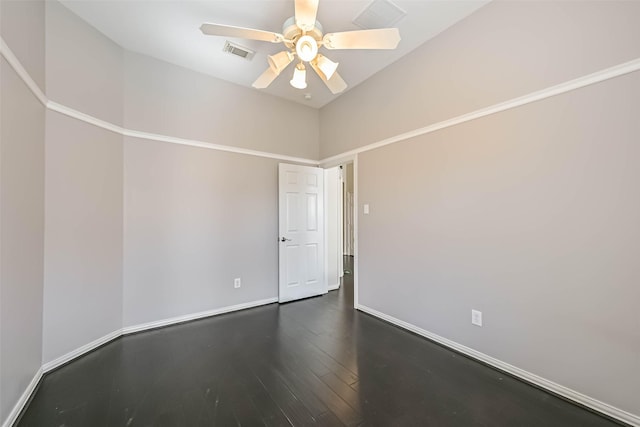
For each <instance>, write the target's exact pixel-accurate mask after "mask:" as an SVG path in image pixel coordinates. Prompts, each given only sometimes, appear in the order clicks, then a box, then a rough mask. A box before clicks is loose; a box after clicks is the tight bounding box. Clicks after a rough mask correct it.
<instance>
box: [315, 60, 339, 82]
mask: <svg viewBox="0 0 640 427" xmlns="http://www.w3.org/2000/svg"><path fill="white" fill-rule="evenodd" d="M316 64H317V65H318V68H320V71H322V73H323V74H324V75H325V77H326V78H327V80H329V79H331V76H333V73H335V72H336V70H337V69H338V64H339V63H338V62H333V61H332V60H330V59H329V58H327V57H326V56H324V55H318V58H317V59H316Z"/></svg>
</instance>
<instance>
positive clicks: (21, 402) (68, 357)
mask: <svg viewBox="0 0 640 427" xmlns="http://www.w3.org/2000/svg"><path fill="white" fill-rule="evenodd" d="M274 302H278V298H277V297H274V298H267V299H263V300H258V301H251V302H246V303H242V304H236V305H231V306H227V307H222V308H216V309H214V310H208V311H201V312H199V313H193V314H187V315H184V316H178V317H172V318H169V319H163V320H158V321H155V322H149V323H144V324H141V325H134V326H127V327H125V328H122V329H118V330H116V331H113V332H111V333H109V334H107V335H105V336H103V337H100V338H98V339H97V340H94V341H92V342H90V343H88V344H85V345H83V346H82V347H78V348H77V349H75V350H73V351H70V352H69V353H67V354H65V355H63V356H60V357H58V358H57V359H55V360H52V361H50V362H47V363H45V364H43V365H42V367H41V368H40V369H38V372H37V373H36V375H35V376H34V377H33V379H32V380H31V383H29V386H28V387H27V388H26V389H25V391H24V393H22V396H20V399H18V401H17V402H16V404H15V405H14V407H13V410H12V411H11V412H10V413H9V416H8V417H7V419H6V420H5V421H4V423H3V424H2V427H11V426H12V425H13V423H15V422H16V419H17V418H18V415H19V414H20V412H21V411H22V409H23V408H24V406H25V405H26V404H27V402H28V401H29V398H30V397H31V394H32V393H33V392H34V391H35V388H36V386H37V385H38V381H40V379H41V378H42V376H43V375H44V374H46V373H47V372H50V371H52V370H54V369H56V368H58V367H59V366H62V365H64V364H65V363H68V362H70V361H72V360H73V359H76V358H78V357H80V356H82V355H84V354H86V353H88V352H90V351H92V350H94V349H96V348H98V347H100V346H101V345H104V344H106V343H108V342H109V341H112V340H114V339H116V338H119V337H121V336H123V335H127V334H132V333H135V332H141V331H146V330H149V329H155V328H160V327H163V326H169V325H174V324H177V323H183V322H188V321H190V320H196V319H202V318H204V317H210V316H216V315H219V314H224V313H231V312H233V311H239V310H245V309H247V308H253V307H258V306H261V305H267V304H273V303H274Z"/></svg>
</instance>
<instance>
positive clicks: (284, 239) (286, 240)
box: [280, 237, 291, 242]
mask: <svg viewBox="0 0 640 427" xmlns="http://www.w3.org/2000/svg"><path fill="white" fill-rule="evenodd" d="M280 241H281V242H290V241H291V239H287V238H286V237H282V238H281V239H280Z"/></svg>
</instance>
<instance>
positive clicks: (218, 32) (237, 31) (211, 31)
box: [200, 23, 284, 43]
mask: <svg viewBox="0 0 640 427" xmlns="http://www.w3.org/2000/svg"><path fill="white" fill-rule="evenodd" d="M200 31H202V33H203V34H206V35H208V36H223V37H237V38H241V39H250V40H260V41H264V42H271V43H280V42H281V41H282V40H284V36H283V35H282V34H278V33H272V32H270V31H262V30H255V29H253V28H242V27H234V26H232V25H221V24H209V23H205V24H202V25H201V26H200Z"/></svg>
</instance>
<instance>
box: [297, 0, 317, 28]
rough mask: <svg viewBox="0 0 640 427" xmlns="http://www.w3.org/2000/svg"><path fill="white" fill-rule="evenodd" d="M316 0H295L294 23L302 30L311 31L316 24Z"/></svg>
mask: <svg viewBox="0 0 640 427" xmlns="http://www.w3.org/2000/svg"><path fill="white" fill-rule="evenodd" d="M317 14H318V0H296V25H297V26H298V27H299V28H300V29H301V30H302V31H311V30H312V29H313V27H314V26H315V25H316V15H317Z"/></svg>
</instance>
